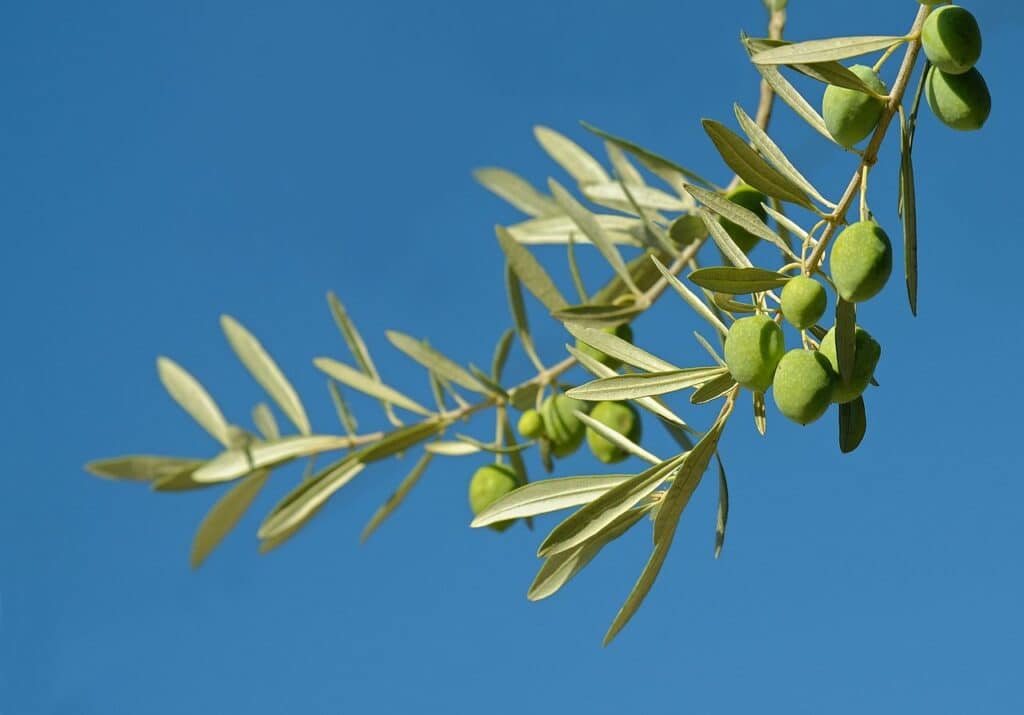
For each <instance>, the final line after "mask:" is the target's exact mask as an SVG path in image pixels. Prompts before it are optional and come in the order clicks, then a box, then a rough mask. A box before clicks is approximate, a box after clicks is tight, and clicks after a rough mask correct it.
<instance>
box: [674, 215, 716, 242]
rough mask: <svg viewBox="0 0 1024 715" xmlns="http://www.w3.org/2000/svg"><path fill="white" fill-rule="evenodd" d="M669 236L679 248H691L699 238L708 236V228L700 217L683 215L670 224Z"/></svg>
mask: <svg viewBox="0 0 1024 715" xmlns="http://www.w3.org/2000/svg"><path fill="white" fill-rule="evenodd" d="M668 235H669V238H671V239H672V240H673V241H675V243H676V245H677V246H679V247H680V248H682V247H683V246H689V245H690V244H691V243H693V242H694V241H696V240H697V239H698V238H704V237H705V236H707V235H708V227H707V225H706V224H705V223H704V219H702V218H701V217H700V216H696V215H694V214H683V215H682V216H679V217H678V218H676V219H675V220H674V221H673V222H672V223H670V224H669V227H668Z"/></svg>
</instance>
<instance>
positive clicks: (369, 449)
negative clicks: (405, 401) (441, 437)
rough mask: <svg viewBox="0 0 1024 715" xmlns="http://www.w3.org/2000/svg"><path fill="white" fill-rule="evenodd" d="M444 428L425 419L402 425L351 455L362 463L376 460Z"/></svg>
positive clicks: (442, 425) (417, 442)
mask: <svg viewBox="0 0 1024 715" xmlns="http://www.w3.org/2000/svg"><path fill="white" fill-rule="evenodd" d="M444 428H445V425H444V424H443V423H441V422H434V421H432V420H427V421H425V422H420V423H418V424H414V425H409V426H407V427H402V428H401V429H397V430H395V431H394V432H391V433H389V434H388V435H387V436H386V437H384V438H383V439H382V440H380V441H379V442H374V443H373V444H371V445H368V446H366V447H363V448H362V449H360V450H359V451H358V452H354V453H353V456H354V457H355V458H356V459H358V460H359V461H360V462H363V463H364V464H370V463H371V462H378V461H380V460H382V459H386V458H388V457H390V456H391V455H393V454H398V453H399V452H404V451H405V450H407V449H408V448H409V447H414V446H416V445H417V444H420V443H421V442H424V441H426V440H428V439H430V438H431V437H433V436H435V435H438V434H440V433H441V432H442V431H443V430H444Z"/></svg>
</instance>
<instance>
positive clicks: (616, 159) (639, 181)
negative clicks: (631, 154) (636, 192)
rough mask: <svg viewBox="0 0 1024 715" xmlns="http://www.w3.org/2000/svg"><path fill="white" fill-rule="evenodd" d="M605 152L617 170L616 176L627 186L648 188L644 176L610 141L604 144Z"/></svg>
mask: <svg viewBox="0 0 1024 715" xmlns="http://www.w3.org/2000/svg"><path fill="white" fill-rule="evenodd" d="M604 150H605V151H606V152H607V153H608V160H609V161H610V162H611V163H612V168H613V169H615V175H616V176H617V177H618V178H619V179H621V180H622V181H623V182H625V183H627V184H632V185H633V186H646V185H647V182H646V181H644V176H643V174H641V173H640V171H638V170H637V168H636V167H635V166H633V164H632V163H631V162H630V161H629V159H628V158H627V157H626V153H625V152H624V151H622V149H620V148H619V147H617V146H616V145H615V144H612V143H611V142H610V141H606V142H605V143H604Z"/></svg>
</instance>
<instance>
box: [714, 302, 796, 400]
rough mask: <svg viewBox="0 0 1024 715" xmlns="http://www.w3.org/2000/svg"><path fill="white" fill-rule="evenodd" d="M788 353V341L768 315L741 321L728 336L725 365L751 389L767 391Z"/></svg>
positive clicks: (735, 324) (736, 378) (734, 376)
mask: <svg viewBox="0 0 1024 715" xmlns="http://www.w3.org/2000/svg"><path fill="white" fill-rule="evenodd" d="M785 351H786V338H785V336H784V335H783V334H782V328H780V327H779V326H778V325H777V324H776V323H775V321H773V320H772V319H771V318H769V317H767V316H765V315H752V316H750V317H749V318H740V319H739V320H737V321H736V322H735V323H733V324H732V327H730V328H729V334H728V335H726V337H725V364H726V366H727V367H728V368H729V373H730V374H731V375H732V377H733V379H734V380H736V382H738V383H739V384H741V385H743V387H746V388H747V389H749V390H754V391H755V392H764V391H765V390H767V389H768V388H769V387H771V384H772V376H773V375H774V374H775V367H776V365H778V364H779V360H780V359H782V355H783V353H784V352H785Z"/></svg>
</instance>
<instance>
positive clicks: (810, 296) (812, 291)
mask: <svg viewBox="0 0 1024 715" xmlns="http://www.w3.org/2000/svg"><path fill="white" fill-rule="evenodd" d="M827 305H828V295H827V294H826V293H825V286H823V285H822V284H821V283H819V282H818V281H816V280H814V279H813V278H810V277H808V276H797V277H796V278H794V279H792V280H791V281H789V282H788V283H786V285H785V287H783V289H782V316H783V317H784V318H785V319H786V320H788V321H789V323H790V325H792V326H793V327H794V328H797V329H799V330H804V329H806V328H809V327H811V326H812V325H814V324H815V323H817V322H818V321H819V320H821V316H823V315H824V314H825V307H826V306H827Z"/></svg>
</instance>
